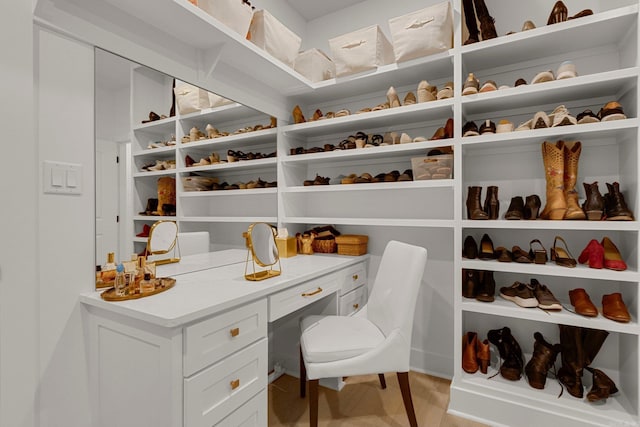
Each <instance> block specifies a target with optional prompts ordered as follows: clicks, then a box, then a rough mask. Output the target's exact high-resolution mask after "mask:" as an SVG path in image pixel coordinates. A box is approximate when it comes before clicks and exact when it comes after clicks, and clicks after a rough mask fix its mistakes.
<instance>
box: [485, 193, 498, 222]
mask: <svg viewBox="0 0 640 427" xmlns="http://www.w3.org/2000/svg"><path fill="white" fill-rule="evenodd" d="M482 210H484V211H485V212H486V213H487V215H489V219H498V217H499V216H500V200H499V199H498V187H497V186H495V185H490V186H488V187H487V197H486V199H484V206H483V208H482Z"/></svg>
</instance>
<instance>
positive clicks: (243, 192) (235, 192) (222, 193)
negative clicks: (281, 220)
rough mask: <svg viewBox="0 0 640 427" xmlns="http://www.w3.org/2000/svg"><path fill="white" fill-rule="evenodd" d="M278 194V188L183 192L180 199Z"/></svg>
mask: <svg viewBox="0 0 640 427" xmlns="http://www.w3.org/2000/svg"><path fill="white" fill-rule="evenodd" d="M277 192H278V189H277V188H276V187H271V188H253V189H241V190H211V191H183V192H182V193H181V194H180V195H179V196H178V197H179V198H181V199H200V198H209V197H238V196H247V195H256V194H258V195H259V194H276V193H277Z"/></svg>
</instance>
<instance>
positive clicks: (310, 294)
mask: <svg viewBox="0 0 640 427" xmlns="http://www.w3.org/2000/svg"><path fill="white" fill-rule="evenodd" d="M320 292H322V288H318V289H316V290H315V291H313V292H305V293H304V294H302V296H303V297H311V296H313V295H317V294H319V293H320Z"/></svg>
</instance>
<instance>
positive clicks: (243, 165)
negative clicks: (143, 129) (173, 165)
mask: <svg viewBox="0 0 640 427" xmlns="http://www.w3.org/2000/svg"><path fill="white" fill-rule="evenodd" d="M276 163H277V159H276V158H275V157H267V158H266V159H255V160H239V161H237V162H231V163H229V162H226V163H214V164H212V165H206V166H191V167H188V168H178V172H180V173H185V172H203V171H207V172H215V171H226V170H235V169H258V168H266V167H269V166H273V167H275V166H276Z"/></svg>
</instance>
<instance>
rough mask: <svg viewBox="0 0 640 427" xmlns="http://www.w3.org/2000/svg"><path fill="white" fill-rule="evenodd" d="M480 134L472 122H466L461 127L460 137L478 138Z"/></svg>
mask: <svg viewBox="0 0 640 427" xmlns="http://www.w3.org/2000/svg"><path fill="white" fill-rule="evenodd" d="M478 135H480V132H479V131H478V126H477V125H476V124H475V123H474V122H471V121H469V122H467V123H465V124H464V126H463V127H462V136H463V137H465V136H478Z"/></svg>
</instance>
